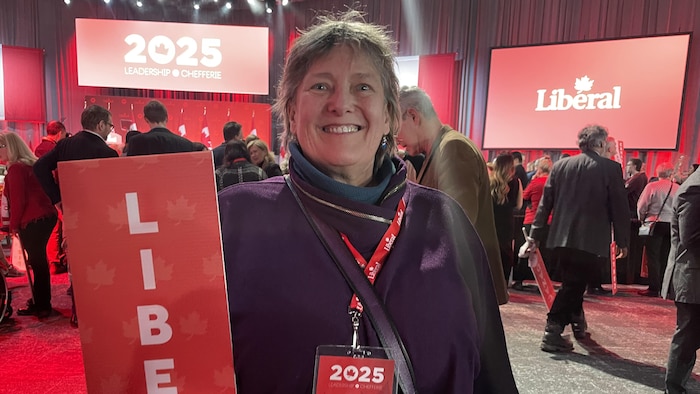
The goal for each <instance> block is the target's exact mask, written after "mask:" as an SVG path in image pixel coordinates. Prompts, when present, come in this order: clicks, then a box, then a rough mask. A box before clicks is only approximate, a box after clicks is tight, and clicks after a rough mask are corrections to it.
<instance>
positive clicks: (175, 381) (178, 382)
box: [168, 371, 187, 393]
mask: <svg viewBox="0 0 700 394" xmlns="http://www.w3.org/2000/svg"><path fill="white" fill-rule="evenodd" d="M186 379H187V377H186V376H185V375H179V374H178V373H177V372H175V371H173V372H170V384H168V386H171V387H172V386H174V387H177V392H178V393H184V392H185V391H186V390H185V380H186Z"/></svg>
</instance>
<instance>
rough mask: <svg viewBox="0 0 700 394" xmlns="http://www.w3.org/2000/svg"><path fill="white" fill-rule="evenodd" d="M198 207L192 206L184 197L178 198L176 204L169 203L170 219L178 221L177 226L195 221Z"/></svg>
mask: <svg viewBox="0 0 700 394" xmlns="http://www.w3.org/2000/svg"><path fill="white" fill-rule="evenodd" d="M196 207H197V204H193V205H190V204H189V201H187V199H186V198H185V197H184V196H180V197H178V199H177V200H175V201H174V202H173V201H168V204H167V209H168V219H172V220H174V221H176V222H177V223H176V224H180V223H181V222H182V221H183V220H194V214H195V211H196V209H195V208H196Z"/></svg>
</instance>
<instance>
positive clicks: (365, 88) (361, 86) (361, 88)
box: [358, 83, 372, 91]
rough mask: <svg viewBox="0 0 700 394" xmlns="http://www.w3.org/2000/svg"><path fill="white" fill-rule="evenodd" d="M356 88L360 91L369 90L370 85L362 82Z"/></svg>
mask: <svg viewBox="0 0 700 394" xmlns="http://www.w3.org/2000/svg"><path fill="white" fill-rule="evenodd" d="M358 89H359V90H362V91H369V90H372V87H371V86H369V85H367V84H366V83H363V84H360V85H359V86H358Z"/></svg>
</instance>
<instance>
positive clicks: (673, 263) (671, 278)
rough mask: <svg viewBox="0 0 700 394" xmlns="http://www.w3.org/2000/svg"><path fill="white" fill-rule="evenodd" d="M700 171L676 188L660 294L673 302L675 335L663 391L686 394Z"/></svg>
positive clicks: (699, 286)
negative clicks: (666, 262) (666, 263)
mask: <svg viewBox="0 0 700 394" xmlns="http://www.w3.org/2000/svg"><path fill="white" fill-rule="evenodd" d="M698 218H700V172H698V171H695V172H694V173H693V174H692V175H690V176H689V177H688V179H686V180H685V182H683V184H682V185H681V186H680V188H678V192H677V194H676V197H675V201H674V203H673V218H672V219H671V253H670V254H669V256H668V265H667V266H666V274H665V275H664V283H663V288H662V289H661V294H662V296H663V297H664V298H666V299H672V300H674V301H675V302H676V332H675V333H674V334H673V339H672V340H671V350H670V351H669V354H668V365H667V368H666V392H667V393H669V394H676V393H685V392H686V389H685V385H686V383H687V382H688V378H689V377H690V373H691V372H692V370H693V366H694V365H695V352H696V351H697V350H698V349H699V348H700V220H698Z"/></svg>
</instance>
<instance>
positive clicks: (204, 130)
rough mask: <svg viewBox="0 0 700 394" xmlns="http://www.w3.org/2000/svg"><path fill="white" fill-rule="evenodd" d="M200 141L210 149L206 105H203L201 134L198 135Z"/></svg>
mask: <svg viewBox="0 0 700 394" xmlns="http://www.w3.org/2000/svg"><path fill="white" fill-rule="evenodd" d="M199 141H200V142H201V143H203V144H204V146H206V147H207V148H209V149H211V138H209V125H208V124H207V107H204V118H203V119H202V135H201V136H200V140H199Z"/></svg>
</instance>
